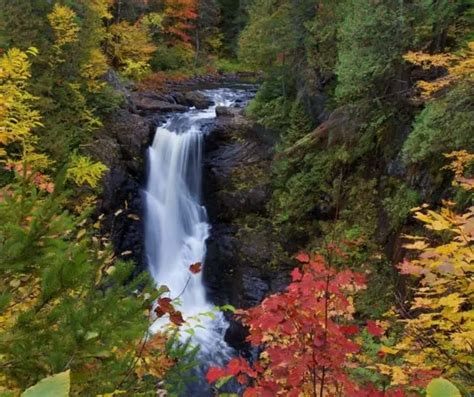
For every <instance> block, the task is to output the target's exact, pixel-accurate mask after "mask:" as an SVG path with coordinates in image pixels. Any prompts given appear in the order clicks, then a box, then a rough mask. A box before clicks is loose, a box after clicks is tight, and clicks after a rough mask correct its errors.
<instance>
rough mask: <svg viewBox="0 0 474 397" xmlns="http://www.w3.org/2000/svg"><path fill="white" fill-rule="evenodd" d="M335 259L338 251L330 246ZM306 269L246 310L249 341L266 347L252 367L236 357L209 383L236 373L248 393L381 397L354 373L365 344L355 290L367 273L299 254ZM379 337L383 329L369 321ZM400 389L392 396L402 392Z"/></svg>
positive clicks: (210, 374)
mask: <svg viewBox="0 0 474 397" xmlns="http://www.w3.org/2000/svg"><path fill="white" fill-rule="evenodd" d="M328 248H329V252H330V257H329V258H330V259H329V260H330V261H331V256H332V255H338V249H337V248H336V247H334V246H333V247H328ZM297 258H298V260H299V261H300V262H302V263H303V264H304V265H303V271H300V270H299V269H298V268H296V269H294V270H293V272H292V274H291V275H292V282H291V284H290V285H289V286H288V288H287V290H286V291H285V292H284V293H282V294H277V295H272V296H270V297H268V298H266V299H265V300H264V301H263V302H262V303H261V305H259V306H258V307H256V308H252V309H249V310H247V311H240V312H239V314H240V317H241V318H242V319H243V321H244V324H246V325H247V326H248V327H249V332H250V335H249V336H248V338H247V340H248V341H249V342H250V343H252V345H254V346H261V347H262V351H261V353H260V354H259V358H258V361H256V362H255V363H254V364H253V365H252V366H250V365H249V364H248V363H247V362H246V361H245V360H243V359H242V358H237V359H233V360H231V361H230V363H229V364H228V365H227V367H226V368H211V369H210V370H209V372H208V373H207V379H208V381H209V382H215V381H216V380H218V379H224V382H225V380H226V379H228V377H229V376H231V377H232V376H235V377H236V378H237V381H238V382H239V383H241V384H245V385H248V387H247V388H246V390H245V392H244V396H249V397H250V396H261V395H262V396H263V395H268V396H270V395H272V396H279V395H282V396H299V395H301V394H304V395H308V396H322V395H329V396H337V395H351V396H369V395H370V396H375V395H378V392H377V391H376V389H374V388H373V387H372V386H370V387H368V388H361V387H359V386H358V385H357V384H356V383H355V382H354V381H353V380H352V379H351V377H350V376H349V375H348V368H350V367H351V357H352V355H353V354H355V353H357V352H358V351H359V349H360V346H359V345H358V344H357V343H355V342H354V340H353V339H354V335H356V334H357V333H358V332H359V328H358V327H357V326H356V325H354V322H353V316H352V315H353V313H354V307H353V305H352V299H353V294H354V293H355V292H356V291H358V290H360V289H361V288H363V287H364V286H365V284H364V277H363V276H362V275H360V274H356V273H353V272H351V271H350V270H344V271H341V272H337V271H335V270H333V269H331V268H329V267H327V266H326V264H325V261H324V259H323V258H322V257H321V256H316V257H314V258H313V259H310V258H309V257H308V255H306V254H299V255H298V257H297ZM367 330H368V332H369V333H371V334H372V335H374V336H381V335H382V334H383V329H382V328H381V327H380V326H379V325H377V324H376V323H375V322H369V323H368V324H367ZM392 392H394V393H396V392H397V391H396V390H393V391H392V390H390V391H388V394H386V395H396V394H392Z"/></svg>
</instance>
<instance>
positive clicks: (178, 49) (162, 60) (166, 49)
mask: <svg viewBox="0 0 474 397" xmlns="http://www.w3.org/2000/svg"><path fill="white" fill-rule="evenodd" d="M193 61H194V50H193V49H192V48H190V47H189V46H187V45H185V44H175V45H173V46H168V45H166V44H162V45H160V46H158V49H157V51H156V53H155V54H154V56H153V58H152V60H151V62H150V63H151V67H152V69H153V70H178V69H182V68H186V67H190V66H191V65H192V64H193Z"/></svg>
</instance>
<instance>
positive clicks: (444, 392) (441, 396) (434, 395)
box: [426, 378, 461, 397]
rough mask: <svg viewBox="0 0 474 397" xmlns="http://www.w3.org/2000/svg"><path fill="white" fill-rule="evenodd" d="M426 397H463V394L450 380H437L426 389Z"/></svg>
mask: <svg viewBox="0 0 474 397" xmlns="http://www.w3.org/2000/svg"><path fill="white" fill-rule="evenodd" d="M426 397H461V392H460V391H459V389H458V388H457V387H456V386H454V385H453V384H452V383H451V382H450V381H449V380H446V379H443V378H436V379H433V380H432V381H431V382H430V384H429V385H428V387H427V388H426Z"/></svg>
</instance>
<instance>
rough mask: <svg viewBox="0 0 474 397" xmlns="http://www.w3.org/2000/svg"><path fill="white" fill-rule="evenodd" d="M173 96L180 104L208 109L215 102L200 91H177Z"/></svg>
mask: <svg viewBox="0 0 474 397" xmlns="http://www.w3.org/2000/svg"><path fill="white" fill-rule="evenodd" d="M173 98H174V99H175V101H176V103H178V104H180V105H183V106H189V107H195V108H196V109H206V108H208V107H209V106H212V105H213V104H214V102H212V101H211V100H210V99H208V98H207V97H206V96H205V95H204V94H203V93H201V92H199V91H188V92H177V93H174V94H173Z"/></svg>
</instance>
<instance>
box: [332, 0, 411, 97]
mask: <svg viewBox="0 0 474 397" xmlns="http://www.w3.org/2000/svg"><path fill="white" fill-rule="evenodd" d="M348 3H349V4H348V10H347V11H346V16H345V18H344V21H343V22H342V25H341V28H340V31H339V42H338V62H337V66H336V74H337V78H338V85H337V87H336V96H337V97H338V98H339V99H340V100H341V101H347V100H349V99H357V98H360V97H363V96H365V95H367V94H369V95H370V94H374V93H377V92H378V88H379V84H380V83H381V82H382V81H384V78H386V76H387V75H389V74H390V73H393V70H394V67H395V65H396V61H397V59H399V57H400V56H401V51H402V49H403V31H402V29H403V27H402V19H401V18H402V16H400V9H399V7H400V2H399V1H398V0H390V1H384V2H371V1H369V2H368V1H365V0H351V1H349V2H348Z"/></svg>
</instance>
